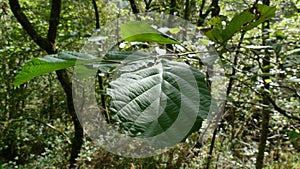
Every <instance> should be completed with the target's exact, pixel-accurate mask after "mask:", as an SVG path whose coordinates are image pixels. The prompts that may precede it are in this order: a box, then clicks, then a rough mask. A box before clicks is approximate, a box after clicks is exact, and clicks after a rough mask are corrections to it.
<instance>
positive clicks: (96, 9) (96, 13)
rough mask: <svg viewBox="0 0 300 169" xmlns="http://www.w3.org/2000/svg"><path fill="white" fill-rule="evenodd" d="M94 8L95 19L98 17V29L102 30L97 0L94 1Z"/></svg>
mask: <svg viewBox="0 0 300 169" xmlns="http://www.w3.org/2000/svg"><path fill="white" fill-rule="evenodd" d="M93 6H94V11H95V17H96V29H100V23H99V12H98V6H97V3H96V0H93Z"/></svg>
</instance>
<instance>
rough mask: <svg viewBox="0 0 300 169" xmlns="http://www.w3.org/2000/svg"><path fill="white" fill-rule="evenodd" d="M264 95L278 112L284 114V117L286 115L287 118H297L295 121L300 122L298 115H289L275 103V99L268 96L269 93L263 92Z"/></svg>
mask: <svg viewBox="0 0 300 169" xmlns="http://www.w3.org/2000/svg"><path fill="white" fill-rule="evenodd" d="M265 96H266V97H267V98H268V100H269V102H270V103H271V104H272V106H273V107H274V109H275V110H276V111H278V112H279V113H280V114H282V115H283V116H285V117H287V118H289V119H293V120H297V121H299V122H300V118H299V117H297V116H292V115H289V113H288V112H287V111H285V110H283V109H282V108H280V107H279V106H278V105H277V104H276V102H275V100H273V99H272V98H271V97H270V95H268V94H265Z"/></svg>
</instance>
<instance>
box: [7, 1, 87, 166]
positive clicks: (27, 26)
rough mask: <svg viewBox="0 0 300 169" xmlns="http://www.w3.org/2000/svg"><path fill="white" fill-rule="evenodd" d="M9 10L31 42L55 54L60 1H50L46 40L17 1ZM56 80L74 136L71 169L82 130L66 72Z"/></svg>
mask: <svg viewBox="0 0 300 169" xmlns="http://www.w3.org/2000/svg"><path fill="white" fill-rule="evenodd" d="M9 4H10V8H11V10H12V12H13V14H14V15H15V17H16V18H17V20H18V22H19V23H20V24H21V25H22V27H23V29H24V30H25V31H26V32H27V33H28V34H29V36H30V37H31V38H32V40H33V41H34V42H35V43H36V44H37V45H38V46H39V47H40V48H42V49H43V50H45V51H46V52H47V53H48V54H55V53H57V50H56V38H57V27H58V24H59V18H60V11H61V0H52V1H51V13H50V19H49V28H48V34H47V38H43V37H42V36H41V35H40V34H39V33H38V32H37V31H36V30H35V29H34V27H33V25H32V24H31V22H30V21H29V20H28V18H27V16H26V15H25V14H24V13H23V11H22V9H21V7H20V4H19V1H18V0H9ZM56 74H57V78H58V80H59V82H60V84H61V85H62V87H63V89H64V91H65V93H66V97H67V108H68V113H69V114H70V115H71V118H72V121H73V124H74V129H75V136H74V138H73V141H72V150H71V157H70V167H71V168H73V167H74V164H75V162H76V158H77V157H78V154H79V152H80V149H81V146H82V144H83V129H82V126H81V124H80V122H79V120H78V118H77V115H76V112H75V108H74V104H73V93H72V82H71V79H70V77H69V75H68V73H67V71H66V70H59V71H56Z"/></svg>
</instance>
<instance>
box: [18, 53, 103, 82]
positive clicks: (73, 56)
mask: <svg viewBox="0 0 300 169" xmlns="http://www.w3.org/2000/svg"><path fill="white" fill-rule="evenodd" d="M95 60H99V59H96V57H94V56H91V55H88V54H83V53H76V52H62V53H58V54H53V55H47V56H45V57H42V58H33V59H32V60H30V61H29V62H27V63H25V65H24V66H23V67H22V69H21V72H19V73H18V74H17V76H16V77H15V80H14V85H15V86H19V85H21V84H23V83H25V82H27V81H29V80H31V79H33V78H35V77H37V76H40V75H43V74H46V73H50V72H53V71H56V70H61V69H65V68H68V67H72V66H75V65H76V64H84V63H89V62H94V61H95Z"/></svg>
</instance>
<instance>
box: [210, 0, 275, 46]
mask: <svg viewBox="0 0 300 169" xmlns="http://www.w3.org/2000/svg"><path fill="white" fill-rule="evenodd" d="M275 11H276V8H275V7H269V6H266V5H261V4H257V5H255V7H254V8H249V9H246V10H245V11H243V12H241V13H239V14H236V15H235V16H234V17H233V18H232V19H231V21H229V22H227V23H226V27H225V28H224V29H222V28H220V27H215V28H213V29H210V30H208V31H206V32H205V34H206V36H207V37H208V38H209V39H211V40H212V41H214V42H217V43H221V44H222V43H225V42H227V41H228V40H229V39H230V38H231V37H232V36H233V35H234V34H235V33H237V32H241V31H244V32H246V31H248V30H251V29H253V28H254V27H256V26H258V25H259V24H261V23H263V22H265V21H266V20H269V19H271V18H272V17H274V15H275ZM217 18H219V17H217ZM214 20H216V21H218V23H220V21H221V20H220V19H214Z"/></svg>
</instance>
